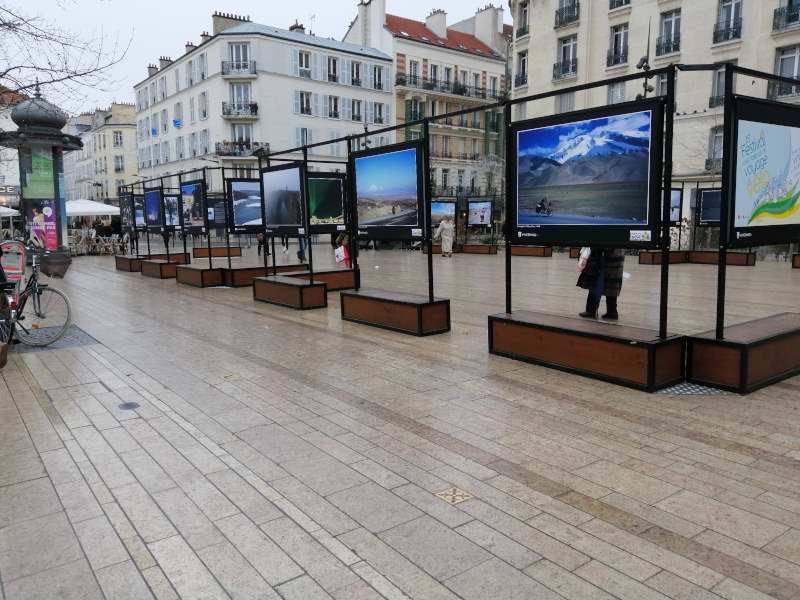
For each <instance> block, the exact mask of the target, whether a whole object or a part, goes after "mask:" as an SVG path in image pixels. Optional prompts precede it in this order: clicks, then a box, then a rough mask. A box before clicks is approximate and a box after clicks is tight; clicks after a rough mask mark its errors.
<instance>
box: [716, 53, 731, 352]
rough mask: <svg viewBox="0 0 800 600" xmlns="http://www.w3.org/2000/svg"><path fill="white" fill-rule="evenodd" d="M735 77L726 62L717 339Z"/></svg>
mask: <svg viewBox="0 0 800 600" xmlns="http://www.w3.org/2000/svg"><path fill="white" fill-rule="evenodd" d="M733 77H734V70H733V65H732V64H731V63H725V121H724V125H723V134H722V140H723V141H722V193H721V195H722V206H721V207H720V219H719V262H718V267H717V328H716V329H717V331H716V334H717V339H718V340H721V339H723V338H724V337H725V283H726V278H727V274H728V231H729V227H728V219H729V218H730V213H731V211H730V207H731V200H732V198H731V197H730V193H731V186H730V177H731V158H732V153H733V151H734V149H733V148H732V147H731V146H732V144H733V125H734V123H733V121H734V118H733V117H734V115H733Z"/></svg>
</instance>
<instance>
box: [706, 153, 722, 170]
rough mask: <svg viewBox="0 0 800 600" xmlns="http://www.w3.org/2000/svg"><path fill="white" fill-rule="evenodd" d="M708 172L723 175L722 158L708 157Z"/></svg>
mask: <svg viewBox="0 0 800 600" xmlns="http://www.w3.org/2000/svg"><path fill="white" fill-rule="evenodd" d="M706 171H711V172H712V173H721V172H722V157H711V156H710V157H708V158H707V159H706Z"/></svg>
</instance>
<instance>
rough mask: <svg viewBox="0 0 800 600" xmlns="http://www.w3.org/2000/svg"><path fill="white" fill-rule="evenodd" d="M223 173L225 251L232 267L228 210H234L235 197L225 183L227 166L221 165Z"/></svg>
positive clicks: (229, 265)
mask: <svg viewBox="0 0 800 600" xmlns="http://www.w3.org/2000/svg"><path fill="white" fill-rule="evenodd" d="M220 173H222V203H223V205H224V206H225V251H226V252H227V254H228V268H229V269H230V268H232V267H233V265H232V264H231V229H230V223H229V222H228V212H229V211H230V212H233V199H232V198H229V197H228V184H227V183H225V167H220Z"/></svg>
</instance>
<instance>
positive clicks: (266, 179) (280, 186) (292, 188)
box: [261, 167, 303, 227]
mask: <svg viewBox="0 0 800 600" xmlns="http://www.w3.org/2000/svg"><path fill="white" fill-rule="evenodd" d="M261 178H262V182H263V185H264V207H265V212H266V215H267V223H266V224H267V226H268V227H281V226H296V227H302V226H303V202H302V198H301V194H300V168H299V167H294V168H291V169H281V170H278V171H267V172H265V173H262V174H261Z"/></svg>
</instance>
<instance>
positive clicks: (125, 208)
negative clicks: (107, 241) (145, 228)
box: [119, 193, 136, 231]
mask: <svg viewBox="0 0 800 600" xmlns="http://www.w3.org/2000/svg"><path fill="white" fill-rule="evenodd" d="M119 215H120V222H121V224H122V230H123V231H131V230H132V229H135V227H136V223H135V222H134V218H133V195H132V194H130V193H124V194H120V197H119Z"/></svg>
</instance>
